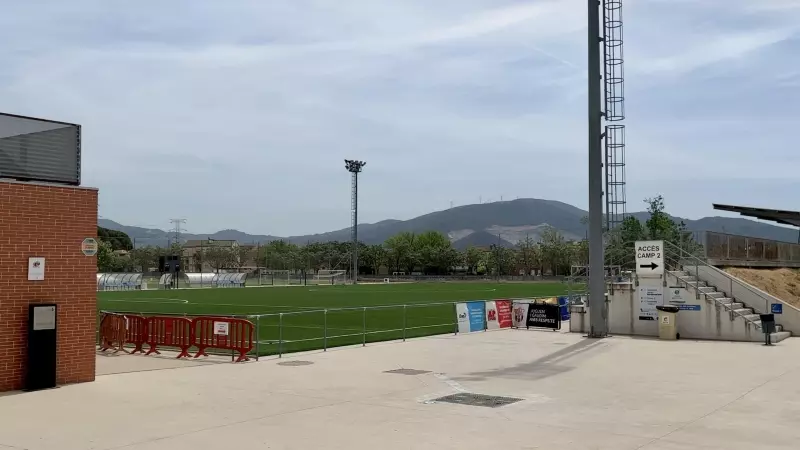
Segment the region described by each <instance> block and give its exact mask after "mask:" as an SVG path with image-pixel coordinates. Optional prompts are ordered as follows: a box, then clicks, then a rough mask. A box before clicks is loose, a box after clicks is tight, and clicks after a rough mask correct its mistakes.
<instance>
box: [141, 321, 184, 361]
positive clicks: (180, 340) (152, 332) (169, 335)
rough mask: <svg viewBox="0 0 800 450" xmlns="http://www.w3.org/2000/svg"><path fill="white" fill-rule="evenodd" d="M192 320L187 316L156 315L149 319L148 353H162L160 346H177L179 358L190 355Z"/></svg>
mask: <svg viewBox="0 0 800 450" xmlns="http://www.w3.org/2000/svg"><path fill="white" fill-rule="evenodd" d="M192 340H193V333H192V321H191V320H189V319H187V318H185V317H170V316H156V317H150V318H148V319H147V345H149V346H150V349H149V350H148V351H147V353H146V354H147V355H150V354H152V353H155V354H161V352H159V351H158V346H159V345H160V346H165V347H177V348H179V349H180V350H181V352H180V353H179V354H178V358H183V357H186V358H188V357H189V348H190V347H191V346H192Z"/></svg>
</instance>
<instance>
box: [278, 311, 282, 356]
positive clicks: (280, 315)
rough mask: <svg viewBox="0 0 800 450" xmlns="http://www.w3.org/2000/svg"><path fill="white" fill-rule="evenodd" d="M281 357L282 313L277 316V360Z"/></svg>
mask: <svg viewBox="0 0 800 450" xmlns="http://www.w3.org/2000/svg"><path fill="white" fill-rule="evenodd" d="M282 356H283V313H280V314H278V358H280V357H282Z"/></svg>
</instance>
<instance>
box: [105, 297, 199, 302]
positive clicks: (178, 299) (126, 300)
mask: <svg viewBox="0 0 800 450" xmlns="http://www.w3.org/2000/svg"><path fill="white" fill-rule="evenodd" d="M103 301H104V302H120V303H161V304H164V303H181V304H188V303H190V302H189V300H184V299H182V298H159V297H150V298H149V299H148V300H139V299H125V298H118V299H112V300H103Z"/></svg>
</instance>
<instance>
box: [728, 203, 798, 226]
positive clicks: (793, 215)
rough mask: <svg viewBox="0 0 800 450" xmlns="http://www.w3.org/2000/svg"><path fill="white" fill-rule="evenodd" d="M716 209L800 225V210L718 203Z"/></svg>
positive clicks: (785, 223)
mask: <svg viewBox="0 0 800 450" xmlns="http://www.w3.org/2000/svg"><path fill="white" fill-rule="evenodd" d="M714 209H717V210H720V211H730V212H736V213H739V214H741V215H743V216H747V217H755V218H756V219H761V220H769V221H771V222H777V223H780V224H783V225H792V226H795V227H800V211H785V210H781V209H765V208H753V207H750V206H733V205H719V204H716V203H714Z"/></svg>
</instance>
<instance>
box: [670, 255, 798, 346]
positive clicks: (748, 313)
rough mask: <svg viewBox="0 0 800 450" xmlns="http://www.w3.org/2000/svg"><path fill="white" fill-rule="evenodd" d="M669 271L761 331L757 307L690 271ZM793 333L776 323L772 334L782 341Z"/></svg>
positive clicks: (732, 318) (738, 318)
mask: <svg viewBox="0 0 800 450" xmlns="http://www.w3.org/2000/svg"><path fill="white" fill-rule="evenodd" d="M668 273H669V274H670V275H672V276H674V277H675V278H677V279H678V280H680V281H681V282H683V283H684V284H685V285H686V286H687V288H689V289H694V290H695V291H696V292H698V293H699V294H700V296H701V298H705V299H706V301H707V302H713V303H716V304H717V305H719V306H720V307H722V308H723V309H724V310H726V311H728V312H730V313H731V320H743V321H745V322H747V323H749V324H750V325H751V326H753V327H755V328H757V329H758V331H759V332H761V316H760V315H759V313H758V312H757V311H756V310H755V309H753V308H751V307H749V306H747V305H745V304H744V303H743V302H741V301H739V300H737V299H735V298H732V297H728V296H727V294H726V293H725V292H723V291H719V290H717V287H716V286H711V285H709V284H708V283H707V282H705V281H702V280H698V279H697V277H695V276H694V275H691V274H690V273H689V272H686V271H682V270H674V271H669V272H668ZM791 335H792V333H791V332H789V331H784V329H783V326H781V325H780V324H775V332H774V333H772V335H771V337H772V342H780V341H782V340H784V339H786V338H788V337H790V336H791Z"/></svg>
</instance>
